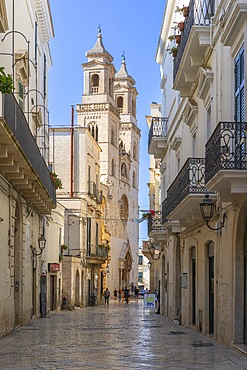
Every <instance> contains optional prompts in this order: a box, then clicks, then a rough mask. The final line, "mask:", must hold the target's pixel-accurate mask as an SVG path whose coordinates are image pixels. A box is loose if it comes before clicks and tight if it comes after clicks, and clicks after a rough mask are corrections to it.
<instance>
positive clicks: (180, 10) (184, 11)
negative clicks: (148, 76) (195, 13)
mask: <svg viewBox="0 0 247 370" xmlns="http://www.w3.org/2000/svg"><path fill="white" fill-rule="evenodd" d="M175 13H180V14H183V16H184V17H188V15H189V7H188V6H183V7H182V8H179V6H177V7H176V10H175Z"/></svg>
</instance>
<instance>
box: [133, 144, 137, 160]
mask: <svg viewBox="0 0 247 370" xmlns="http://www.w3.org/2000/svg"><path fill="white" fill-rule="evenodd" d="M133 158H134V160H135V161H136V159H137V149H136V142H134V145H133Z"/></svg>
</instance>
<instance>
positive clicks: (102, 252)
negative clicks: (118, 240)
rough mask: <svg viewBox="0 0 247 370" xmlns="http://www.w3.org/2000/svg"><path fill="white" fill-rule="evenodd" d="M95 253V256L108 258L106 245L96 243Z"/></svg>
mask: <svg viewBox="0 0 247 370" xmlns="http://www.w3.org/2000/svg"><path fill="white" fill-rule="evenodd" d="M96 255H97V257H101V258H105V259H107V258H108V249H107V247H106V246H100V245H97V249H96Z"/></svg>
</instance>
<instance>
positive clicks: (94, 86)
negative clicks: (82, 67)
mask: <svg viewBox="0 0 247 370" xmlns="http://www.w3.org/2000/svg"><path fill="white" fill-rule="evenodd" d="M98 92H99V75H97V74H94V75H92V93H93V94H97V93H98Z"/></svg>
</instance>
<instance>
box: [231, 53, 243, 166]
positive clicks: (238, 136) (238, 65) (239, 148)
mask: <svg viewBox="0 0 247 370" xmlns="http://www.w3.org/2000/svg"><path fill="white" fill-rule="evenodd" d="M234 66H235V68H234V73H235V122H236V125H235V169H241V168H242V166H241V164H242V161H243V160H245V159H246V148H245V142H246V134H245V124H244V121H245V104H244V100H245V96H244V95H245V79H244V78H245V77H244V48H243V47H242V48H241V49H240V51H239V53H238V55H237V56H236V58H235V61H234Z"/></svg>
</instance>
